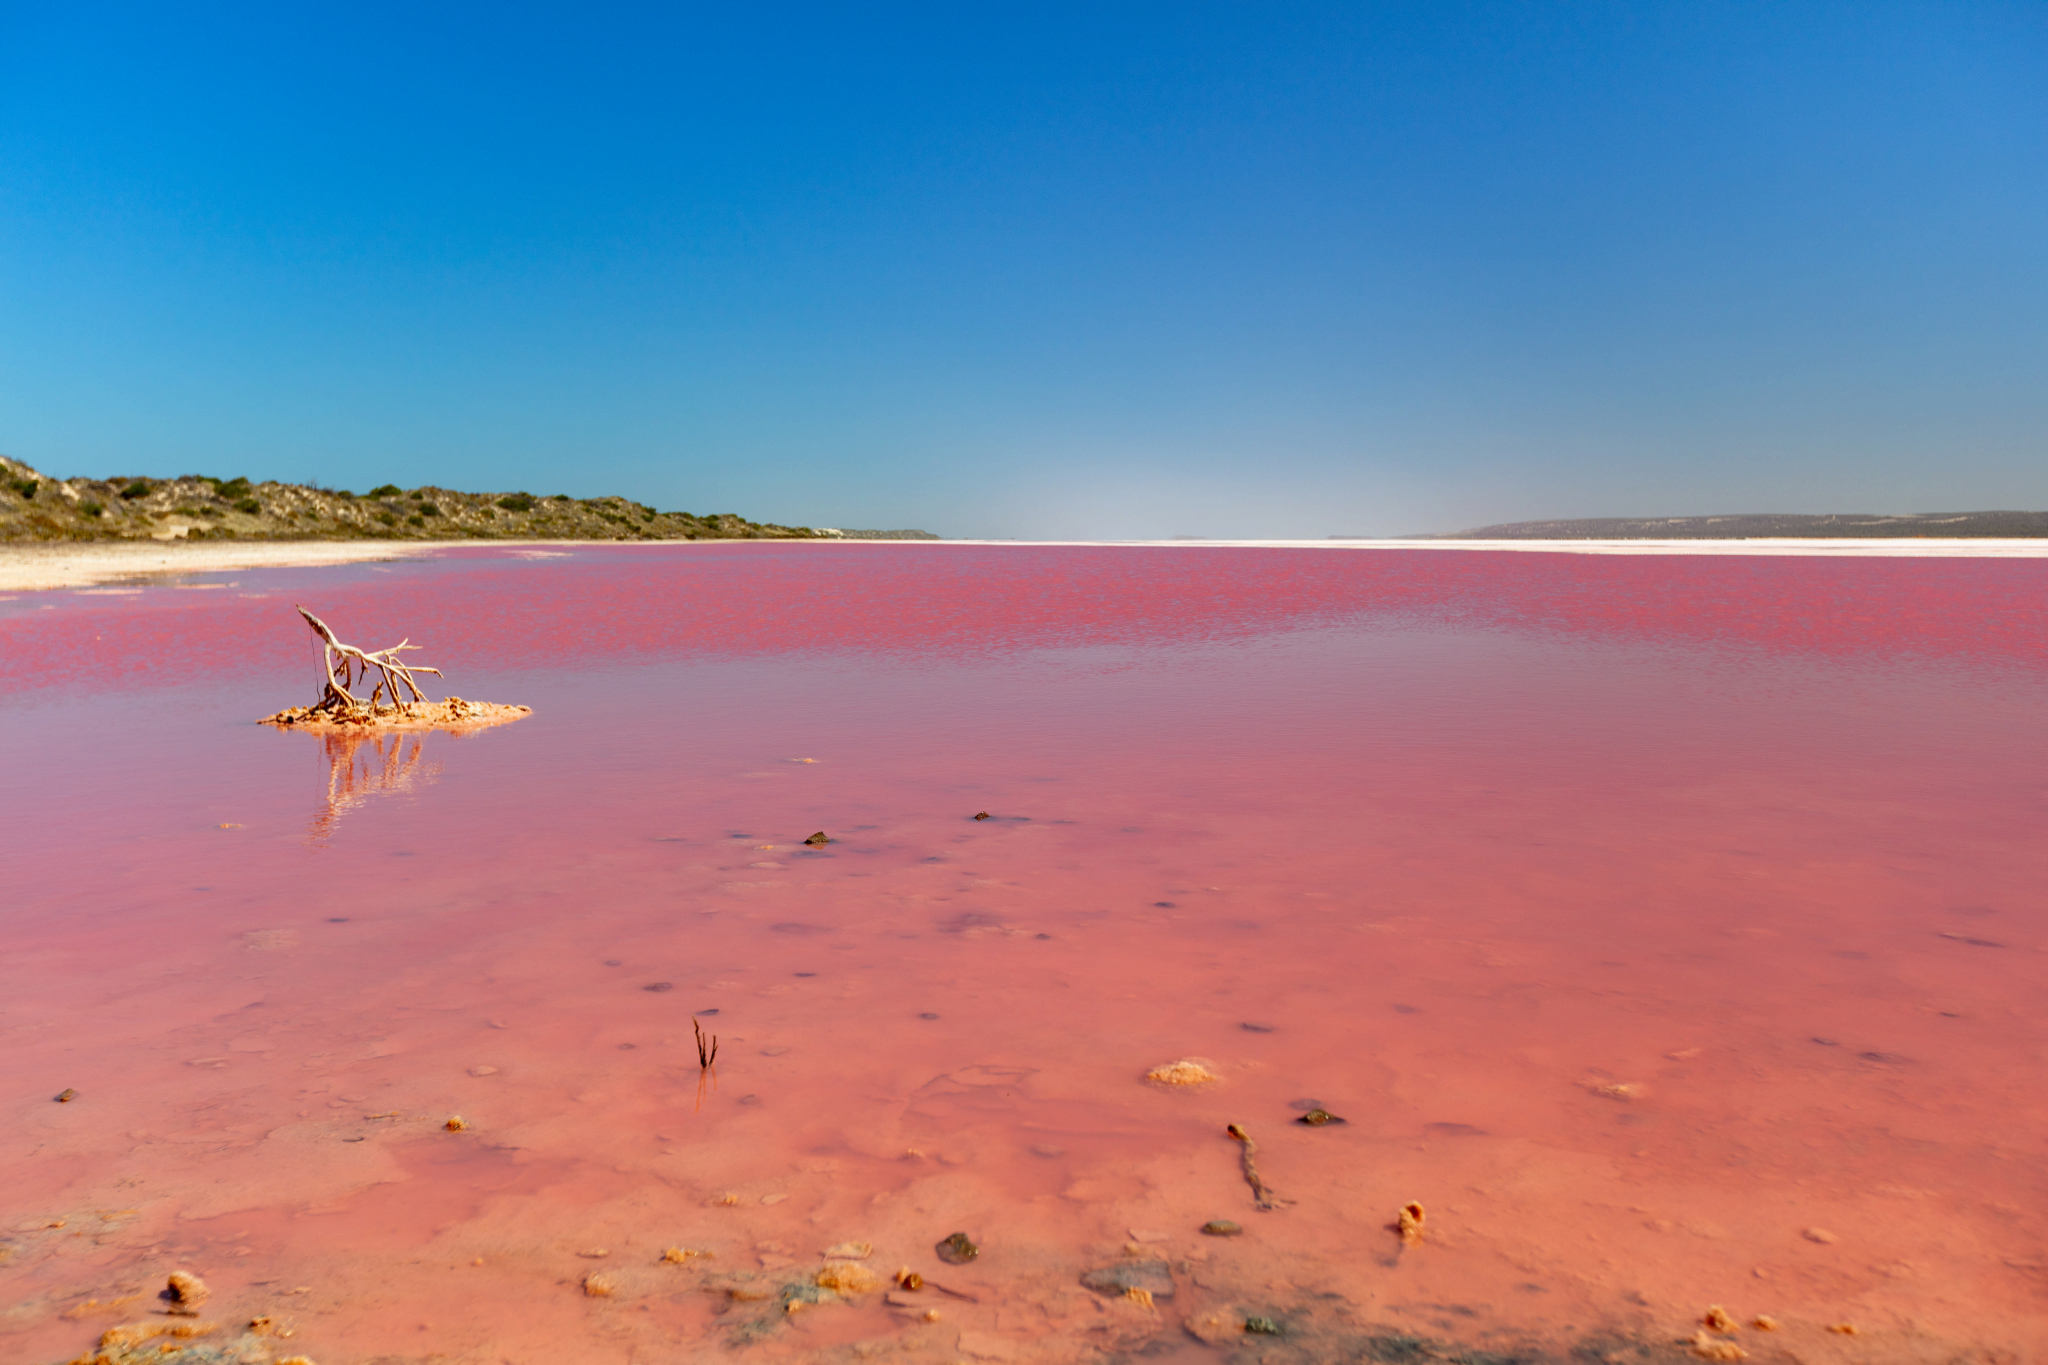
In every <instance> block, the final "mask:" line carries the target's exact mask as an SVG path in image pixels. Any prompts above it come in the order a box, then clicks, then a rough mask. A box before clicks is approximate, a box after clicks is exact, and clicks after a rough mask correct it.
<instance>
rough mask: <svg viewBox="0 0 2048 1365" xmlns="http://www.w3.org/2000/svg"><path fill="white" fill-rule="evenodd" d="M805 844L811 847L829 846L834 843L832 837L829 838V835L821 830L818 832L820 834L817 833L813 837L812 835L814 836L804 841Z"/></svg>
mask: <svg viewBox="0 0 2048 1365" xmlns="http://www.w3.org/2000/svg"><path fill="white" fill-rule="evenodd" d="M804 842H805V843H807V844H811V845H819V844H829V843H831V842H832V840H831V837H830V836H828V835H827V834H826V833H825V831H824V830H822V829H821V830H819V831H818V832H817V833H816V834H813V835H812V836H811V837H810V838H808V839H806V840H804Z"/></svg>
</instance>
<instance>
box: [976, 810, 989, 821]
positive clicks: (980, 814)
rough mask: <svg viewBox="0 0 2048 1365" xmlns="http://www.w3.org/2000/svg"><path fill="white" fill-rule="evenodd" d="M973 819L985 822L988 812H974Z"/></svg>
mask: <svg viewBox="0 0 2048 1365" xmlns="http://www.w3.org/2000/svg"><path fill="white" fill-rule="evenodd" d="M974 818H975V819H977V820H986V819H988V812H987V811H985V810H981V811H976V812H975V813H974Z"/></svg>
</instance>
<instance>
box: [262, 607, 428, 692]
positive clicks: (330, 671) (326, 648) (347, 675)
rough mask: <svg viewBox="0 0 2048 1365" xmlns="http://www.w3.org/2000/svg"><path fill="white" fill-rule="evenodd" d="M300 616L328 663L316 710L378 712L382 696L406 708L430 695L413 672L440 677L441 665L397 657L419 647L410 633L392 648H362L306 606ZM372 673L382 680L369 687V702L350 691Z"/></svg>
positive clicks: (301, 608)
mask: <svg viewBox="0 0 2048 1365" xmlns="http://www.w3.org/2000/svg"><path fill="white" fill-rule="evenodd" d="M292 605H293V606H298V603H296V602H294V603H293V604H292ZM299 615H301V616H303V617H305V618H306V624H307V625H309V626H311V627H312V628H313V633H314V634H315V635H317V636H319V637H320V650H321V655H322V658H323V659H324V661H325V663H326V665H327V687H326V690H325V691H324V692H322V693H321V694H320V700H319V702H318V703H316V704H315V705H314V706H313V707H312V708H311V709H312V710H313V711H315V712H336V713H338V712H348V711H354V710H357V709H359V708H362V707H368V708H369V709H370V710H371V711H375V710H376V709H377V699H378V698H379V697H380V696H381V697H388V698H390V700H391V705H392V706H393V707H394V708H395V709H398V710H404V709H406V708H407V707H409V706H411V705H412V704H413V703H414V702H422V701H426V700H427V694H426V693H425V692H423V691H421V690H420V685H419V683H418V681H417V680H415V679H414V677H413V674H415V673H431V674H433V675H434V676H435V677H437V678H438V677H440V676H441V670H440V669H438V668H428V667H427V666H426V665H425V664H407V663H405V662H403V661H402V660H400V659H399V657H398V656H399V654H400V653H402V652H403V651H405V650H408V649H418V648H419V646H418V645H416V644H413V643H412V640H411V637H409V636H408V637H407V638H406V639H404V640H400V641H399V642H398V643H397V644H395V645H393V646H391V648H389V649H378V650H362V649H357V648H356V647H355V646H354V645H345V644H343V643H342V642H341V641H339V640H337V639H335V638H334V632H333V631H332V630H329V629H328V627H327V623H326V622H325V621H323V620H321V619H320V618H319V617H317V616H315V615H314V614H313V613H312V612H310V611H307V610H306V609H305V608H304V607H299ZM337 665H338V666H337ZM372 674H376V675H378V677H379V679H380V681H378V683H377V684H376V686H375V687H373V688H372V689H371V690H370V697H369V700H368V701H363V700H361V699H359V698H358V697H356V696H355V694H354V693H352V692H350V691H349V687H350V686H351V685H354V686H357V687H360V686H362V684H363V683H365V682H367V681H368V680H369V679H370V677H371V675H372Z"/></svg>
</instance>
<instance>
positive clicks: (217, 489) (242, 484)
mask: <svg viewBox="0 0 2048 1365" xmlns="http://www.w3.org/2000/svg"><path fill="white" fill-rule="evenodd" d="M200 482H201V483H204V484H211V485H212V487H213V495H214V496H215V497H217V498H219V499H220V500H221V501H222V502H234V501H235V500H236V499H238V498H246V497H248V496H249V480H248V477H247V476H246V475H241V474H238V475H236V476H235V477H234V478H232V479H201V480H200Z"/></svg>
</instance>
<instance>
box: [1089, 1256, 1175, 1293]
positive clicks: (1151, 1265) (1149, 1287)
mask: <svg viewBox="0 0 2048 1365" xmlns="http://www.w3.org/2000/svg"><path fill="white" fill-rule="evenodd" d="M1081 1285H1082V1287H1083V1288H1086V1289H1092V1290H1094V1291H1095V1292H1096V1293H1098V1294H1109V1295H1117V1294H1122V1293H1124V1292H1125V1291H1126V1290H1131V1289H1142V1290H1144V1291H1145V1292H1146V1293H1148V1294H1150V1295H1151V1296H1152V1297H1153V1298H1155V1299H1170V1298H1172V1297H1173V1272H1172V1271H1171V1270H1169V1269H1167V1266H1166V1262H1164V1261H1118V1262H1117V1263H1116V1264H1114V1265H1105V1266H1098V1267H1097V1268H1096V1269H1094V1270H1089V1271H1084V1272H1083V1273H1082V1275H1081Z"/></svg>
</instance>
